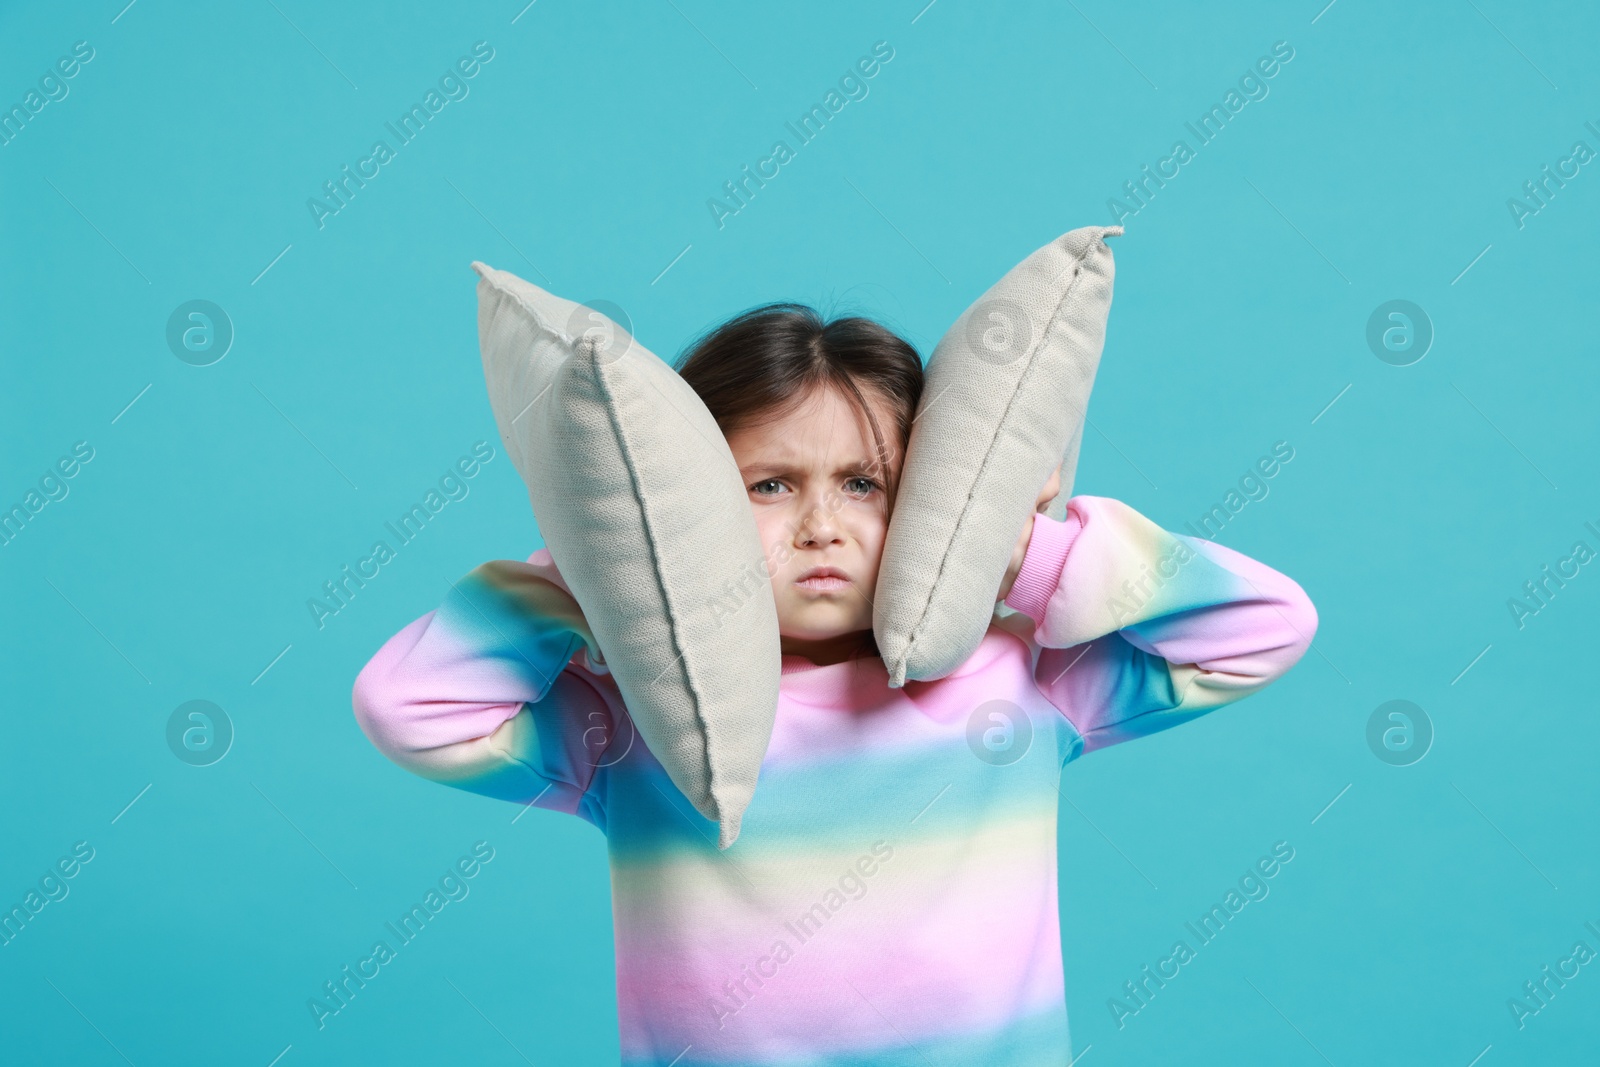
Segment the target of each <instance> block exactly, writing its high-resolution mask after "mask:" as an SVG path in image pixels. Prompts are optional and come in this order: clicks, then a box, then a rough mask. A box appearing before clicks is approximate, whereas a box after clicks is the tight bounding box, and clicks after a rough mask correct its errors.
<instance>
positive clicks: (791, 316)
mask: <svg viewBox="0 0 1600 1067" xmlns="http://www.w3.org/2000/svg"><path fill="white" fill-rule="evenodd" d="M678 373H679V374H680V375H682V376H683V379H684V380H685V381H686V382H687V383H688V384H689V387H690V388H691V389H693V390H694V391H695V393H696V394H698V395H699V397H700V399H701V400H702V401H703V402H704V403H705V405H706V407H707V409H709V410H710V412H711V415H712V418H714V419H715V420H716V423H717V428H718V429H720V430H721V431H722V434H723V436H724V437H726V436H728V435H730V434H732V433H734V432H735V431H737V430H738V429H740V428H741V427H744V426H747V425H749V424H750V423H751V422H753V421H755V420H757V419H762V418H773V417H779V418H781V417H782V416H783V415H785V414H787V413H788V412H790V411H792V410H794V409H795V408H796V407H798V406H799V405H800V404H802V403H804V402H805V400H806V398H807V397H809V396H811V395H812V394H813V393H814V392H815V391H816V390H818V389H826V388H834V389H838V390H839V391H841V392H842V393H843V394H844V395H845V396H847V397H848V398H850V400H851V401H852V402H853V403H854V404H855V405H856V407H857V409H858V410H859V411H860V412H861V414H862V415H864V416H865V417H866V421H867V424H868V426H869V427H871V430H872V439H873V442H874V445H875V447H876V449H877V457H878V458H877V469H878V470H879V471H881V472H883V478H882V480H883V484H884V486H885V489H886V492H885V496H886V499H887V502H888V508H889V513H890V514H891V515H892V514H893V513H894V501H895V494H896V493H897V492H898V490H899V482H900V477H899V472H898V471H896V470H893V469H891V467H890V463H889V449H888V447H887V444H886V442H885V438H884V428H883V427H882V426H880V425H879V424H878V419H877V417H876V416H875V415H873V413H872V408H871V406H870V405H869V403H868V400H867V394H869V393H871V394H874V396H875V397H876V398H877V399H879V400H880V402H886V403H887V406H888V407H889V409H890V410H891V411H892V412H893V413H894V422H893V425H892V426H891V427H890V430H891V432H893V433H894V434H895V438H896V440H897V441H898V444H899V448H900V451H901V453H902V454H904V451H905V448H906V445H907V444H908V443H909V441H910V438H911V421H912V419H914V418H915V417H916V410H917V402H918V401H919V400H920V399H921V397H922V386H923V367H922V360H921V358H920V357H919V356H918V355H917V350H916V349H915V348H913V347H912V346H911V345H910V344H909V343H908V342H907V341H905V340H904V339H903V338H901V337H900V336H899V335H898V334H896V333H894V331H892V330H890V329H888V328H887V327H885V326H883V325H880V324H879V323H876V322H873V321H872V320H871V319H866V318H860V317H856V316H849V317H844V318H836V319H831V320H828V319H824V318H823V317H822V315H821V314H819V313H818V312H817V311H815V310H814V309H812V308H810V307H807V306H806V305H804V304H795V303H775V304H766V305H763V306H761V307H757V308H752V309H751V310H749V311H746V312H743V313H741V314H739V315H736V316H734V317H733V318H731V319H729V320H728V321H727V322H724V323H723V324H721V325H720V326H716V327H713V328H712V329H711V330H709V331H707V332H706V333H705V334H703V335H702V336H701V337H700V338H699V339H697V340H696V341H694V342H693V343H692V344H691V345H690V346H689V348H688V350H687V352H686V354H685V356H684V358H683V359H682V361H681V362H680V363H679V365H678ZM878 655H880V652H879V650H878V642H877V639H876V637H875V636H874V634H873V632H872V630H871V629H870V628H869V629H868V630H867V631H866V632H865V633H864V634H863V635H862V638H861V642H860V645H859V647H856V648H854V649H853V650H852V651H851V652H850V653H849V656H850V658H857V657H863V656H866V657H870V656H878Z"/></svg>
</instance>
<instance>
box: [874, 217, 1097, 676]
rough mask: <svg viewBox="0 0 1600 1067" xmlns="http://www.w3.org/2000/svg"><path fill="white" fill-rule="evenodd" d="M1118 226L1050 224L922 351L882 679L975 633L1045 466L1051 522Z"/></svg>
mask: <svg viewBox="0 0 1600 1067" xmlns="http://www.w3.org/2000/svg"><path fill="white" fill-rule="evenodd" d="M1120 233H1122V227H1120V226H1085V227H1083V228H1081V229H1077V230H1073V231H1071V232H1070V233H1065V234H1062V235H1061V236H1060V237H1057V238H1056V239H1055V240H1054V241H1051V242H1050V243H1049V244H1047V245H1045V246H1044V247H1043V248H1041V249H1039V250H1038V251H1036V252H1034V253H1033V254H1032V255H1030V256H1028V258H1027V259H1024V260H1023V261H1022V262H1021V263H1019V264H1017V265H1016V266H1015V267H1013V268H1011V270H1010V271H1008V272H1007V273H1006V276H1005V277H1003V278H1001V279H1000V280H999V281H998V282H996V283H995V284H994V286H993V287H991V288H990V289H989V291H988V292H986V293H984V294H983V296H982V297H980V298H979V299H978V300H977V302H976V303H974V304H973V305H972V306H971V307H969V308H967V310H966V311H965V312H964V313H963V314H962V315H961V317H960V318H959V319H957V320H956V322H955V325H953V326H951V327H950V329H949V330H948V331H946V333H945V335H944V337H943V338H941V339H940V341H939V344H938V345H937V346H936V347H935V348H934V351H933V355H932V357H931V358H930V359H929V361H928V371H927V379H926V383H925V384H924V386H923V392H922V399H921V401H920V403H919V404H918V407H917V417H916V421H915V422H913V423H912V428H911V438H910V442H909V444H908V445H907V449H906V461H905V467H904V472H903V474H902V476H901V483H900V490H899V494H898V495H897V497H896V499H895V508H894V514H893V516H891V519H890V523H889V531H888V534H887V537H886V540H885V542H884V549H883V561H882V563H881V564H880V565H879V568H878V584H877V589H876V592H875V594H874V597H873V612H872V628H873V632H874V634H875V636H876V637H877V641H878V651H879V653H880V654H881V655H882V656H883V661H884V665H885V667H886V668H887V669H888V672H889V684H890V686H893V687H899V686H902V685H904V684H905V681H906V679H907V678H911V679H915V680H919V681H927V680H929V679H933V678H943V677H944V676H946V675H948V674H949V673H950V672H952V671H954V670H955V669H956V668H957V667H959V666H960V665H961V664H962V663H963V662H965V661H966V659H967V657H968V656H970V655H971V654H972V652H973V650H974V649H976V648H977V647H978V642H980V641H981V640H983V635H984V633H985V632H986V631H987V630H988V628H989V623H990V620H991V619H992V618H993V616H994V614H995V597H996V595H997V594H998V593H999V592H1000V583H1001V581H1002V580H1004V578H1005V572H1006V566H1007V564H1008V563H1009V561H1010V558H1011V550H1012V548H1013V547H1014V546H1015V544H1016V540H1017V535H1018V534H1019V533H1021V531H1022V529H1023V524H1024V523H1025V522H1027V521H1028V519H1029V516H1030V515H1031V514H1032V512H1033V510H1034V507H1035V505H1036V503H1037V502H1038V494H1039V488H1040V487H1041V486H1043V485H1044V484H1045V482H1046V481H1047V480H1048V479H1049V477H1050V472H1051V471H1052V470H1055V469H1056V468H1057V467H1058V466H1059V467H1060V469H1061V492H1060V493H1059V494H1058V495H1057V496H1056V498H1055V500H1053V501H1052V502H1051V505H1050V511H1049V514H1051V515H1052V516H1053V517H1055V518H1058V519H1064V518H1065V517H1066V516H1065V507H1066V501H1067V499H1068V497H1070V496H1071V494H1072V480H1073V475H1074V474H1075V473H1076V471H1077V465H1078V449H1079V446H1080V444H1081V442H1082V439H1083V424H1084V418H1085V414H1086V412H1087V408H1088V403H1089V392H1090V390H1091V389H1092V388H1093V386H1094V376H1095V371H1096V369H1097V368H1098V367H1099V364H1100V350H1101V348H1102V346H1103V345H1104V343H1105V333H1106V316H1107V314H1108V313H1109V312H1110V310H1111V282H1112V275H1113V265H1112V258H1111V250H1110V248H1108V247H1107V246H1106V243H1105V238H1107V237H1112V236H1116V235H1118V234H1120Z"/></svg>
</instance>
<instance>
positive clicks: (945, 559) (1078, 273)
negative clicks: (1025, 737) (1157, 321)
mask: <svg viewBox="0 0 1600 1067" xmlns="http://www.w3.org/2000/svg"><path fill="white" fill-rule="evenodd" d="M1096 244H1099V245H1104V244H1105V233H1104V231H1103V230H1102V231H1101V232H1100V233H1099V234H1097V235H1096V236H1095V241H1094V243H1091V244H1090V245H1089V246H1088V247H1087V248H1085V249H1084V250H1083V251H1082V252H1081V253H1079V254H1078V255H1077V256H1075V257H1074V258H1073V266H1074V268H1075V269H1074V273H1073V278H1072V282H1071V283H1070V284H1069V285H1068V286H1067V288H1066V291H1064V292H1063V293H1062V294H1061V299H1060V300H1058V301H1056V306H1055V307H1054V308H1052V309H1051V311H1050V315H1049V317H1048V318H1046V319H1045V323H1046V328H1045V329H1044V330H1041V331H1040V333H1039V339H1038V341H1037V342H1036V343H1035V345H1034V347H1033V349H1032V351H1030V352H1029V353H1028V365H1027V368H1026V369H1025V370H1024V371H1023V373H1022V375H1021V376H1020V377H1018V379H1017V384H1016V385H1015V386H1013V387H1012V390H1011V398H1010V399H1009V400H1007V401H1006V410H1005V411H1004V412H1003V413H1002V414H1001V416H1000V420H999V422H998V423H996V425H995V431H994V434H993V436H991V437H990V438H989V444H988V446H987V447H986V448H985V449H984V454H983V462H982V463H980V464H979V465H978V476H977V477H975V478H974V479H973V481H972V487H975V486H976V485H977V484H978V482H980V481H981V480H982V476H983V472H984V470H985V469H986V468H987V467H988V466H989V461H990V459H991V458H992V457H993V456H994V449H995V442H996V441H997V440H998V439H999V436H1000V427H1001V426H1004V425H1005V422H1006V419H1007V417H1008V416H1009V415H1010V414H1011V409H1012V407H1013V406H1015V404H1016V401H1017V397H1018V396H1020V395H1021V394H1022V391H1023V385H1024V384H1025V383H1026V382H1027V381H1028V379H1029V378H1031V377H1032V375H1033V372H1034V370H1035V369H1036V366H1035V362H1036V361H1035V358H1034V357H1035V356H1036V355H1037V354H1038V351H1039V349H1040V348H1041V347H1043V345H1044V338H1045V335H1046V334H1048V333H1049V332H1050V331H1049V324H1050V323H1053V322H1055V320H1056V316H1057V315H1059V314H1060V313H1061V308H1062V306H1063V305H1064V304H1066V302H1067V300H1068V298H1069V297H1071V296H1072V294H1073V293H1074V292H1076V291H1077V289H1078V286H1079V284H1080V283H1081V281H1082V278H1083V271H1082V269H1081V268H1082V266H1083V264H1084V263H1085V262H1087V261H1088V259H1089V253H1091V252H1093V251H1094V250H1095V245H1096ZM972 487H969V488H968V490H967V499H966V500H965V501H964V502H963V503H962V505H961V514H960V515H958V516H957V517H956V521H955V525H954V526H953V527H952V529H956V530H959V529H960V528H961V522H962V520H963V519H964V518H965V517H966V514H967V512H968V511H969V510H970V509H971V507H972V501H973V499H974V494H973V489H972ZM951 555H952V553H951V552H949V551H948V550H947V551H946V552H945V553H944V555H943V556H942V557H941V558H940V560H939V569H938V571H937V572H936V573H935V574H934V576H933V583H932V584H931V585H930V586H929V588H928V596H927V599H926V600H924V601H923V605H922V613H921V614H920V615H919V616H918V617H917V622H916V625H914V626H912V627H911V629H910V631H909V637H908V639H907V641H906V654H907V658H909V656H910V651H911V648H912V646H914V645H915V644H916V641H917V636H918V634H920V633H921V632H922V627H923V624H924V623H926V622H927V619H928V612H929V611H931V610H932V609H933V594H934V591H935V590H937V589H938V587H939V579H940V578H942V577H943V576H944V572H945V567H946V566H947V565H948V564H949V562H950V557H951Z"/></svg>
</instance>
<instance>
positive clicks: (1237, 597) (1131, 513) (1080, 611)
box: [1005, 496, 1317, 754]
mask: <svg viewBox="0 0 1600 1067" xmlns="http://www.w3.org/2000/svg"><path fill="white" fill-rule="evenodd" d="M1033 522H1034V526H1033V534H1032V537H1031V538H1030V540H1029V543H1028V550H1027V553H1026V554H1025V555H1024V557H1023V562H1022V567H1021V569H1020V570H1019V571H1018V573H1017V577H1016V580H1015V581H1014V582H1013V583H1012V587H1011V591H1010V592H1009V593H1008V594H1007V595H1006V598H1005V603H1006V604H1007V605H1008V606H1009V607H1011V608H1013V609H1015V610H1017V611H1019V612H1022V613H1024V614H1026V615H1027V616H1028V617H1029V619H1030V620H1031V621H1032V623H1033V627H1034V628H1033V636H1034V640H1035V642H1036V643H1037V644H1038V645H1039V646H1040V648H1039V653H1038V656H1037V658H1036V661H1035V664H1034V677H1035V680H1036V682H1037V684H1038V686H1039V689H1040V691H1041V692H1042V693H1043V694H1044V695H1045V696H1046V697H1047V698H1048V699H1049V700H1050V702H1051V703H1052V704H1054V705H1055V706H1056V707H1057V708H1059V709H1060V710H1061V713H1062V714H1063V715H1065V716H1066V717H1067V719H1068V721H1069V722H1071V723H1072V725H1073V726H1074V727H1075V728H1076V729H1077V731H1078V734H1079V735H1080V736H1081V737H1082V738H1083V749H1082V752H1083V753H1085V754H1086V753H1088V752H1092V751H1094V750H1095V749H1097V748H1104V747H1105V746H1106V745H1113V744H1116V743H1117V742H1119V741H1128V740H1131V739H1133V738H1136V737H1143V736H1145V735H1146V734H1152V733H1155V732H1156V731H1157V730H1164V729H1167V728H1168V727H1171V726H1176V725H1178V724H1179V723H1183V722H1187V721H1189V720H1190V719H1193V718H1197V717H1198V716H1200V715H1204V714H1205V713H1206V712H1208V711H1211V710H1212V709H1213V708H1219V707H1221V706H1222V705H1224V704H1229V703H1232V702H1233V701H1235V700H1239V699H1241V698H1243V697H1246V696H1249V695H1250V694H1251V693H1254V692H1256V691H1258V690H1260V689H1262V688H1264V687H1265V686H1266V685H1267V684H1268V683H1269V682H1271V681H1273V680H1274V679H1275V678H1277V677H1279V676H1280V675H1282V674H1283V673H1284V672H1285V671H1287V670H1288V669H1289V668H1290V667H1292V666H1293V665H1294V664H1295V663H1296V662H1297V661H1298V660H1299V659H1300V657H1301V656H1302V655H1304V654H1305V651H1306V649H1308V648H1309V647H1311V639H1312V637H1313V636H1315V634H1316V630H1317V612H1316V609H1315V607H1313V606H1312V603H1311V600H1310V598H1309V597H1307V596H1306V594H1305V591H1304V590H1303V589H1301V588H1300V586H1299V585H1297V584H1296V583H1295V582H1294V581H1293V580H1291V579H1290V578H1288V577H1286V576H1285V575H1283V574H1280V573H1278V572H1277V571H1275V570H1273V569H1272V568H1271V567H1268V566H1266V565H1265V564H1263V563H1259V562H1257V561H1256V560H1253V559H1251V558H1249V557H1248V556H1244V555H1242V554H1240V553H1239V552H1236V551H1234V550H1233V549H1231V548H1227V547H1224V546H1223V545H1219V544H1217V543H1216V542H1214V541H1206V540H1203V539H1201V538H1197V537H1189V536H1186V535H1183V534H1175V533H1171V532H1169V531H1167V530H1164V529H1162V528H1161V527H1159V526H1157V525H1156V524H1155V523H1153V522H1151V521H1150V520H1149V519H1147V518H1146V517H1144V516H1143V515H1141V514H1140V513H1139V512H1137V511H1135V510H1134V509H1133V508H1131V507H1129V506H1128V505H1127V504H1124V503H1122V502H1121V501H1119V500H1114V499H1112V498H1110V497H1096V496H1076V497H1073V498H1072V499H1071V500H1069V501H1068V502H1067V518H1066V520H1065V521H1059V520H1056V519H1053V518H1051V517H1050V516H1048V515H1044V514H1039V515H1035V516H1034V520H1033Z"/></svg>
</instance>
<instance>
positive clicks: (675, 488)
mask: <svg viewBox="0 0 1600 1067" xmlns="http://www.w3.org/2000/svg"><path fill="white" fill-rule="evenodd" d="M472 267H473V269H474V270H476V271H477V272H478V275H479V277H480V280H479V282H478V339H479V345H480V347H481V349H482V352H483V373H484V378H485V379H486V380H487V382H488V386H489V401H490V404H491V406H492V407H493V409H494V417H495V422H496V423H497V424H498V425H499V429H500V439H501V440H502V441H503V442H504V443H505V447H506V452H507V453H508V454H509V455H510V456H511V462H512V463H513V464H514V465H515V466H516V468H517V471H518V473H520V474H521V475H522V479H523V481H524V482H526V483H527V486H528V495H529V497H530V498H531V500H532V502H533V514H534V519H535V521H536V522H537V523H538V527H539V532H540V533H541V534H542V535H543V536H544V539H545V544H546V545H547V547H548V548H549V549H550V555H551V558H552V559H553V560H554V561H555V563H556V566H557V567H558V568H559V570H560V572H561V576H562V577H563V578H564V579H565V580H566V582H567V584H568V585H569V587H570V588H571V590H572V595H573V596H574V598H576V600H577V601H578V604H579V606H580V607H581V608H582V609H583V614H584V618H585V619H587V620H588V622H589V625H590V627H591V628H592V629H593V631H594V636H595V639H596V641H598V642H599V645H600V649H601V652H602V655H603V658H604V660H605V662H606V664H607V666H609V667H610V669H611V673H612V675H613V676H614V677H615V678H616V681H617V686H618V688H619V689H620V690H621V693H622V697H623V700H624V702H625V703H626V705H627V708H628V712H629V714H630V715H631V717H632V719H633V722H634V725H635V726H637V727H638V730H639V736H640V737H642V738H643V739H644V742H645V744H646V746H648V748H649V749H650V752H651V753H652V754H653V755H654V756H655V757H656V759H657V760H658V761H659V762H660V763H661V765H662V766H663V767H664V768H665V769H666V772H667V774H668V775H669V776H670V777H671V778H672V781H673V782H674V783H675V784H676V785H677V786H678V788H679V789H680V790H681V791H682V792H683V795H684V796H685V797H687V798H688V799H689V801H690V802H691V803H693V804H694V806H695V808H696V809H697V810H698V811H699V812H700V813H701V814H702V815H704V816H705V817H706V818H708V819H711V820H714V821H716V822H718V823H719V824H720V826H719V834H718V842H717V845H718V847H719V848H727V847H728V846H729V845H731V844H732V843H733V841H734V839H735V838H736V837H738V835H739V820H740V818H741V816H742V815H743V814H744V810H745V808H746V806H747V805H748V804H749V802H750V798H751V796H752V795H753V794H754V792H755V787H756V778H757V776H758V775H759V773H760V770H761V761H762V759H763V758H764V757H765V755H766V751H767V743H768V741H769V740H770V739H771V736H772V723H773V717H774V715H775V714H776V711H777V704H778V681H779V675H780V673H781V672H780V651H779V643H778V613H777V606H776V603H775V602H774V600H773V597H772V585H771V582H770V581H769V580H768V577H767V572H766V570H765V569H764V563H765V560H764V556H763V550H762V545H761V537H760V534H759V533H758V532H757V529H756V523H755V516H754V515H753V514H752V513H751V510H750V502H749V498H748V496H747V495H746V493H745V487H744V480H743V479H742V478H741V477H740V475H739V469H738V464H737V463H736V462H735V461H734V458H733V453H732V452H731V451H729V449H728V444H727V441H726V440H725V439H724V438H723V436H722V433H721V431H720V430H718V428H717V424H716V422H715V420H713V419H712V417H711V413H710V412H709V411H708V410H706V407H705V404H703V403H702V402H701V400H700V398H699V397H698V396H697V395H696V394H695V392H694V390H692V389H691V388H689V386H688V384H687V383H686V382H684V380H683V379H682V378H681V377H680V376H679V375H678V373H677V372H676V371H674V370H673V369H672V368H671V367H669V366H668V365H667V364H666V363H664V362H662V361H661V360H660V359H659V358H657V357H656V356H655V355H653V354H652V353H651V352H649V351H648V350H646V349H645V348H644V347H643V346H642V345H640V344H639V343H638V342H637V341H635V340H634V339H633V338H632V337H631V336H629V334H628V331H627V330H625V329H623V328H622V327H621V326H619V325H618V324H617V323H616V322H615V321H613V320H612V319H611V318H609V317H607V316H605V315H602V314H601V313H599V312H598V311H595V310H593V309H591V308H589V307H586V306H583V305H580V304H576V303H574V302H573V301H570V300H564V299H562V298H561V297H559V296H555V295H554V294H552V293H548V292H546V291H544V290H543V289H540V288H539V287H538V286H536V285H533V284H531V283H530V282H527V281H524V280H523V279H521V278H518V277H517V276H516V275H514V274H509V273H507V272H506V271H501V270H494V269H492V268H490V267H488V266H486V265H484V264H483V263H473V264H472ZM752 570H754V573H755V575H756V576H757V577H759V580H752V579H751V577H750V576H751V574H752ZM735 578H737V579H738V582H737V585H735V583H734V582H733V581H730V579H735ZM730 589H733V590H734V591H735V592H734V595H733V596H731V597H730V595H729V590H730Z"/></svg>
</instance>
